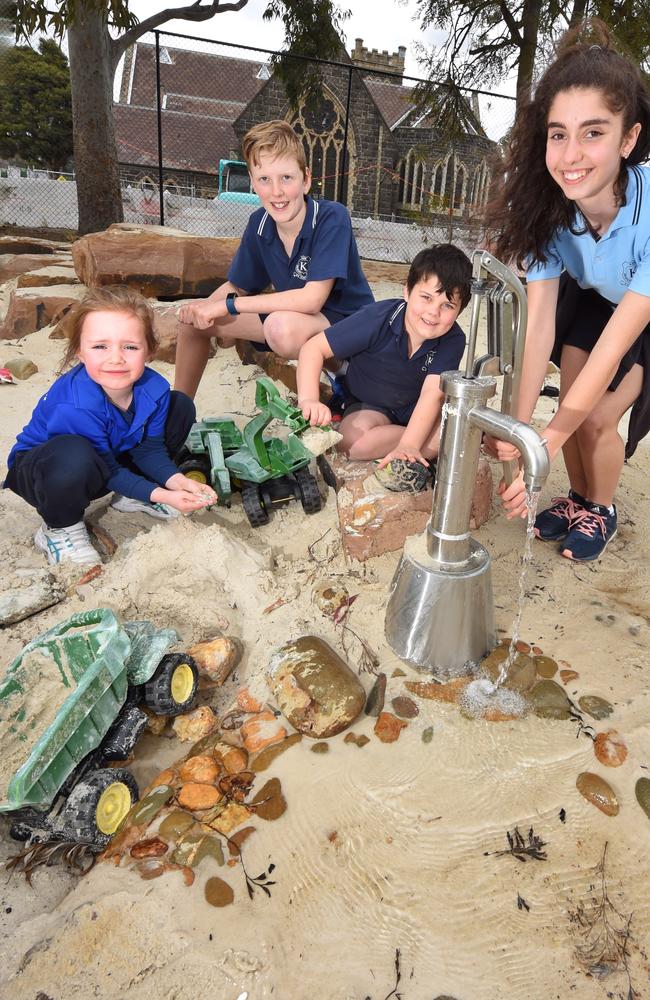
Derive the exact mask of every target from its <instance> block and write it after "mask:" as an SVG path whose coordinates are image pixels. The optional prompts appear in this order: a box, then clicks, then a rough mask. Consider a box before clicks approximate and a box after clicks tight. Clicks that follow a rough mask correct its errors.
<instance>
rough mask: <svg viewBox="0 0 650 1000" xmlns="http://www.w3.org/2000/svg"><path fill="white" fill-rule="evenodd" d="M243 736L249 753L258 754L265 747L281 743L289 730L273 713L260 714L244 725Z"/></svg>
mask: <svg viewBox="0 0 650 1000" xmlns="http://www.w3.org/2000/svg"><path fill="white" fill-rule="evenodd" d="M241 735H242V737H243V740H244V746H245V747H246V749H247V750H248V752H249V753H257V752H258V751H259V750H263V749H264V747H269V746H272V745H273V744H274V743H281V742H282V740H283V739H285V737H286V735H287V730H286V729H285V728H284V726H283V725H281V724H280V722H279V721H278V719H276V717H275V715H274V714H273V712H260V713H259V714H258V715H254V716H253V717H252V718H251V719H248V720H247V721H246V722H245V723H244V724H243V725H242V727H241Z"/></svg>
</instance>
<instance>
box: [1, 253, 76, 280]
mask: <svg viewBox="0 0 650 1000" xmlns="http://www.w3.org/2000/svg"><path fill="white" fill-rule="evenodd" d="M1 250H2V247H1V246H0V251H1ZM68 261H72V255H71V254H63V253H60V254H47V255H46V254H34V253H2V252H0V285H1V284H3V282H5V281H11V279H12V278H17V277H18V276H19V275H23V274H28V273H29V272H30V271H36V270H42V269H43V268H44V267H45V266H48V267H54V266H59V265H62V266H65V264H66V263H67V262H68ZM75 280H76V279H75Z"/></svg>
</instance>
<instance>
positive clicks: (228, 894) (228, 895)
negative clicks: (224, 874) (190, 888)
mask: <svg viewBox="0 0 650 1000" xmlns="http://www.w3.org/2000/svg"><path fill="white" fill-rule="evenodd" d="M204 892H205V898H206V902H208V903H209V904H210V906H229V905H230V903H232V901H233V900H234V898H235V893H234V892H233V890H232V888H231V886H229V885H228V883H227V882H224V880H223V879H222V878H217V877H216V876H213V877H212V878H209V879H208V881H207V882H206V883H205V890H204Z"/></svg>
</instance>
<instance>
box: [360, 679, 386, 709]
mask: <svg viewBox="0 0 650 1000" xmlns="http://www.w3.org/2000/svg"><path fill="white" fill-rule="evenodd" d="M385 698H386V674H378V675H377V679H376V680H375V683H374V684H373V685H372V687H371V688H370V693H369V694H368V699H367V701H366V707H365V710H364V711H365V713H366V715H371V716H372V717H373V718H375V719H377V718H378V717H379V714H380V712H382V711H383V708H384V700H385Z"/></svg>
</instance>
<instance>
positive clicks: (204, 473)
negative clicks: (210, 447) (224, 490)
mask: <svg viewBox="0 0 650 1000" xmlns="http://www.w3.org/2000/svg"><path fill="white" fill-rule="evenodd" d="M179 469H180V471H181V472H182V473H183V475H184V476H187V478H188V479H193V480H194V482H195V483H202V484H203V483H208V484H209V483H210V462H209V461H208V459H207V458H189V459H187V461H185V462H182V463H181V465H180V466H179Z"/></svg>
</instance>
